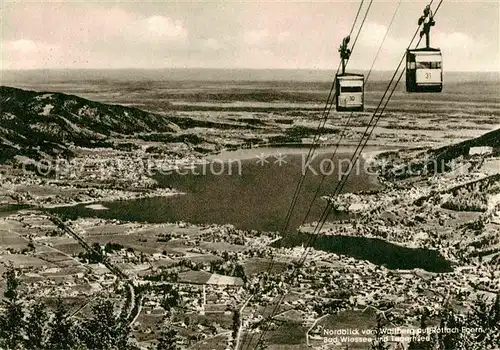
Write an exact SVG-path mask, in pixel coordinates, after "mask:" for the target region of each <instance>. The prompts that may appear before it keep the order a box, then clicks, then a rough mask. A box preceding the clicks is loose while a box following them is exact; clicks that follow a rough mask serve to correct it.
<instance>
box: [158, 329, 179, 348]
mask: <svg viewBox="0 0 500 350" xmlns="http://www.w3.org/2000/svg"><path fill="white" fill-rule="evenodd" d="M176 341H177V332H176V331H175V330H174V329H172V328H167V329H164V330H163V331H162V332H161V333H160V337H159V338H158V343H157V344H156V350H177V349H179V347H178V346H177V345H176Z"/></svg>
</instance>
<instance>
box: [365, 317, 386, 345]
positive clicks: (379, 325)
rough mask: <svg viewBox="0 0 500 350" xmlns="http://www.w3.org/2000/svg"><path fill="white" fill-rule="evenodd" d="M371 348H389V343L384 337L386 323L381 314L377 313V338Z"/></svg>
mask: <svg viewBox="0 0 500 350" xmlns="http://www.w3.org/2000/svg"><path fill="white" fill-rule="evenodd" d="M370 349H371V350H388V349H389V345H387V344H386V342H385V339H384V325H383V320H382V316H381V314H377V326H376V328H375V339H374V340H373V341H372V345H371V347H370Z"/></svg>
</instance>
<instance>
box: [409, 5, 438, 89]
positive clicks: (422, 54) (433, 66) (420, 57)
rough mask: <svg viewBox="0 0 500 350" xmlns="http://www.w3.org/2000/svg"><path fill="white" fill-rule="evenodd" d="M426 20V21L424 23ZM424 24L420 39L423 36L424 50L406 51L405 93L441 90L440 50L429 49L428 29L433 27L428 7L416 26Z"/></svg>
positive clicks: (432, 18) (431, 15)
mask: <svg viewBox="0 0 500 350" xmlns="http://www.w3.org/2000/svg"><path fill="white" fill-rule="evenodd" d="M426 20H427V21H426ZM422 23H423V24H424V27H423V29H422V31H421V32H420V37H422V36H423V35H425V44H426V45H425V48H420V49H408V50H406V91H407V92H441V91H442V89H443V58H442V56H441V50H440V49H433V48H431V47H430V29H431V26H433V25H435V24H436V22H434V17H433V14H432V12H431V9H430V6H429V5H427V6H426V8H425V10H424V15H423V16H421V17H420V18H419V20H418V24H419V25H421V24H422Z"/></svg>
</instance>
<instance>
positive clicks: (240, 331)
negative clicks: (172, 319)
mask: <svg viewBox="0 0 500 350" xmlns="http://www.w3.org/2000/svg"><path fill="white" fill-rule="evenodd" d="M252 298H253V294H252V295H250V297H249V298H248V299H247V300H245V302H244V303H243V305H241V307H240V326H239V327H238V333H237V335H236V341H235V345H234V350H238V349H239V346H240V341H241V334H242V333H243V310H244V309H245V307H246V306H247V305H248V303H249V302H250V300H252Z"/></svg>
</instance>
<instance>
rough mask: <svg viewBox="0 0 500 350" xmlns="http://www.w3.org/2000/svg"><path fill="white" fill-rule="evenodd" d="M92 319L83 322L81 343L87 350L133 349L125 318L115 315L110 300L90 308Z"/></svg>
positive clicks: (99, 302)
mask: <svg viewBox="0 0 500 350" xmlns="http://www.w3.org/2000/svg"><path fill="white" fill-rule="evenodd" d="M92 312H93V315H92V318H90V319H89V320H87V321H85V322H83V324H82V327H81V336H80V338H81V341H82V342H84V343H85V345H86V346H87V348H88V349H96V350H108V349H120V350H122V349H133V348H135V346H134V345H133V344H131V343H130V342H129V334H130V327H129V325H128V322H127V320H126V319H125V318H121V317H118V316H116V315H115V313H114V308H113V303H112V302H111V301H110V300H99V301H98V302H97V303H96V304H95V305H94V306H93V307H92Z"/></svg>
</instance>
